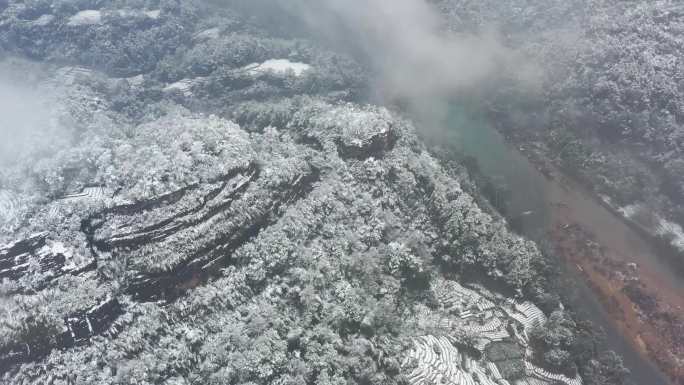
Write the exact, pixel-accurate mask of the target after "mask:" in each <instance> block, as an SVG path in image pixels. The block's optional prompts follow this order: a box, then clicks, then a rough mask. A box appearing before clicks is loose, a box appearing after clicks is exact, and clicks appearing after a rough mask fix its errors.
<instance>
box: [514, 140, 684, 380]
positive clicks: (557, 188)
mask: <svg viewBox="0 0 684 385" xmlns="http://www.w3.org/2000/svg"><path fill="white" fill-rule="evenodd" d="M519 150H520V152H521V153H523V154H524V155H526V156H527V157H528V159H530V162H531V163H532V164H533V165H534V166H535V168H536V169H537V170H538V171H539V172H540V173H541V174H543V175H544V177H545V179H546V184H547V186H548V187H547V191H548V192H549V199H551V202H552V203H551V205H550V214H551V215H550V220H549V222H548V223H547V225H546V234H547V237H546V239H547V240H548V241H549V242H550V244H551V247H552V249H553V250H554V251H555V252H556V254H557V255H558V256H559V257H560V258H561V260H562V261H564V262H565V263H566V264H567V265H568V267H570V268H571V269H575V270H577V272H578V273H579V276H580V277H582V278H583V279H584V281H585V282H586V283H587V285H588V286H589V287H590V289H591V291H592V293H593V294H594V295H595V296H596V297H597V298H598V300H599V301H600V302H601V305H602V307H603V308H604V309H605V310H606V312H607V313H608V314H609V316H610V317H609V319H610V322H611V323H613V325H614V326H615V328H616V329H617V330H619V332H620V333H621V334H622V335H623V336H624V337H625V338H626V339H627V341H628V342H629V343H630V344H631V345H632V347H633V348H634V349H635V350H636V351H637V352H638V353H639V354H641V355H642V356H643V357H645V358H646V359H648V360H649V361H651V362H653V363H654V364H655V365H656V366H657V367H658V368H659V369H660V370H661V371H662V372H663V373H665V374H666V375H667V377H668V379H669V381H670V383H671V384H684V359H682V358H681V357H684V318H683V317H682V316H681V314H682V313H683V311H684V297H682V296H681V293H682V282H681V279H680V277H679V272H678V269H676V268H672V267H673V266H672V262H673V260H672V256H671V254H670V253H668V251H670V250H669V249H668V248H667V247H664V245H663V244H662V243H661V242H659V240H658V239H656V238H655V237H653V236H652V235H651V233H650V232H649V231H647V230H646V229H644V228H643V226H640V225H639V224H638V223H635V222H634V221H632V220H629V219H628V218H626V217H624V216H623V215H621V214H620V213H619V212H617V210H616V209H615V208H614V207H613V206H612V205H610V204H609V203H608V202H606V200H605V199H602V198H601V197H598V196H596V195H595V194H593V193H592V192H590V191H589V190H588V189H587V188H585V187H583V186H582V185H581V184H580V182H577V181H576V180H574V179H573V178H572V177H569V176H567V175H566V174H565V173H564V172H563V171H561V170H559V169H558V168H556V167H555V166H554V165H553V164H552V163H551V162H550V161H548V160H545V159H544V158H543V156H542V155H540V154H539V153H538V152H535V151H531V150H530V149H529V147H527V148H525V147H519Z"/></svg>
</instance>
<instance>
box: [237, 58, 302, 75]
mask: <svg viewBox="0 0 684 385" xmlns="http://www.w3.org/2000/svg"><path fill="white" fill-rule="evenodd" d="M310 68H311V66H310V65H308V64H306V63H297V62H291V61H289V60H287V59H271V60H266V61H265V62H263V63H261V64H259V63H253V64H250V65H248V66H247V67H245V70H247V72H249V74H250V75H254V76H256V75H260V74H263V73H269V72H270V73H275V74H278V75H286V74H288V73H293V74H294V75H295V76H302V74H303V73H304V72H305V71H307V70H308V69H310Z"/></svg>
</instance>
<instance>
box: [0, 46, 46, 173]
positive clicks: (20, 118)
mask: <svg viewBox="0 0 684 385" xmlns="http://www.w3.org/2000/svg"><path fill="white" fill-rule="evenodd" d="M25 64H27V63H24V62H18V61H15V60H12V59H8V60H4V61H2V62H0V167H7V166H8V165H11V164H15V163H17V162H19V161H21V159H23V158H24V156H25V155H26V154H27V153H30V152H35V151H36V150H39V149H40V147H41V146H42V145H44V144H47V143H49V142H50V141H52V140H53V139H54V138H49V137H48V133H49V131H50V130H49V129H48V128H49V125H50V112H49V103H48V98H47V97H46V95H45V94H44V93H41V92H40V91H39V90H38V88H37V87H36V79H35V76H36V75H35V73H34V72H33V69H30V68H27V66H26V65H25Z"/></svg>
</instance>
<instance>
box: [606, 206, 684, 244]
mask: <svg viewBox="0 0 684 385" xmlns="http://www.w3.org/2000/svg"><path fill="white" fill-rule="evenodd" d="M643 210H647V209H646V208H644V206H643V205H641V204H638V203H636V204H631V205H627V206H624V207H621V208H619V209H618V211H619V212H620V214H622V215H623V216H624V217H625V218H627V219H630V220H634V221H636V219H635V216H636V215H638V214H639V212H640V211H643ZM651 215H653V222H654V224H653V225H652V228H647V230H648V231H650V232H652V234H654V235H656V236H658V237H661V238H665V239H669V240H670V244H671V245H672V246H674V247H675V248H677V249H678V250H680V251H682V252H684V229H683V228H682V226H681V225H679V224H678V223H675V222H671V221H668V220H667V219H665V218H662V217H661V216H659V215H658V214H656V213H651ZM641 225H642V226H643V224H641ZM647 227H651V226H647Z"/></svg>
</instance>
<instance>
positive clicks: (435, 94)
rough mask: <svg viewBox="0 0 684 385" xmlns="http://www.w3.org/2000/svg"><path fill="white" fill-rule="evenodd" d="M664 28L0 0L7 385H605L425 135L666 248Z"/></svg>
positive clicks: (677, 97)
mask: <svg viewBox="0 0 684 385" xmlns="http://www.w3.org/2000/svg"><path fill="white" fill-rule="evenodd" d="M683 18H684V8H682V7H681V6H680V5H678V3H677V2H674V1H672V2H670V1H655V2H650V1H631V2H622V3H617V4H615V3H614V2H609V1H603V0H573V1H560V0H558V1H551V2H549V1H543V2H542V1H537V0H511V1H506V2H501V1H494V0H491V1H490V0H485V1H482V0H478V1H470V0H431V1H428V2H423V1H417V0H415V1H414V0H401V1H396V2H393V4H392V6H391V7H388V6H387V3H386V2H382V1H368V2H366V1H361V0H353V1H342V0H324V1H313V0H297V1H285V0H282V1H280V0H258V1H250V0H225V1H219V0H214V1H198V0H195V1H179V0H108V1H105V0H4V1H3V0H0V55H1V56H2V61H1V62H0V86H1V88H0V104H2V106H0V114H1V115H2V119H3V120H2V121H0V124H1V125H2V126H1V127H0V134H1V135H2V136H0V139H2V141H1V143H0V151H1V153H0V164H1V166H0V209H1V211H0V244H1V245H0V279H1V281H0V373H1V376H2V377H0V378H1V380H0V381H2V382H3V383H11V384H14V383H16V384H20V383H21V384H34V383H35V384H38V383H53V384H75V383H78V384H91V383H101V384H162V383H165V384H302V383H307V384H356V383H358V384H371V383H372V384H395V383H397V384H398V383H401V384H404V383H414V384H422V383H430V381H431V380H436V379H437V378H445V379H446V380H449V379H453V378H456V376H464V377H458V378H466V377H467V379H468V380H469V381H473V382H474V381H478V382H479V383H483V384H505V383H509V384H514V383H521V382H516V381H524V382H522V383H526V384H550V383H559V382H560V383H564V384H568V385H577V384H582V383H586V384H616V385H617V384H623V383H626V381H627V380H626V378H627V375H628V371H627V370H626V369H625V368H624V367H623V365H622V362H621V360H620V358H619V357H618V356H617V355H616V354H614V353H612V352H606V351H604V349H603V347H602V346H601V343H600V341H599V340H600V338H599V337H598V335H597V334H596V333H595V332H594V331H593V330H592V328H591V326H590V325H588V324H587V323H586V322H584V321H582V320H581V319H578V318H576V317H575V315H574V314H573V313H572V311H570V310H569V309H566V308H565V307H564V306H563V304H562V303H561V297H562V293H561V292H559V288H558V287H557V279H556V278H557V274H558V272H557V265H556V263H555V262H554V259H553V257H552V256H549V255H546V254H545V253H542V252H541V251H540V249H539V247H538V246H537V245H536V244H535V243H534V242H531V241H529V240H527V239H525V238H523V237H521V236H519V235H517V234H515V233H514V232H512V231H511V230H510V228H509V226H508V225H507V223H506V221H505V220H504V218H503V217H502V216H501V215H500V214H499V213H497V212H496V211H495V210H493V209H491V207H490V206H488V205H486V204H484V203H483V202H482V200H481V199H480V197H479V196H478V195H479V194H481V192H480V190H478V187H477V186H476V184H475V183H474V182H473V180H472V179H471V176H470V175H469V174H468V171H467V170H466V168H465V167H464V166H463V165H460V164H444V163H442V162H440V161H439V160H438V159H437V158H436V157H435V156H433V155H432V153H431V152H430V151H429V149H428V148H427V147H426V146H425V144H424V143H423V142H422V140H421V137H424V136H430V135H435V130H437V129H439V127H437V122H439V121H440V119H442V117H443V115H444V114H445V112H446V109H447V108H448V105H447V103H448V100H451V98H459V97H461V98H466V97H467V98H469V99H472V100H475V101H476V102H477V103H478V104H479V105H481V106H483V107H482V108H483V110H485V111H486V113H487V114H488V115H491V116H493V117H496V118H497V122H499V123H500V125H501V127H499V128H500V129H501V130H502V131H504V132H507V133H508V134H509V135H510V136H519V137H525V138H530V137H532V138H534V139H535V140H536V141H538V142H539V143H540V145H541V146H542V147H543V148H544V149H545V150H547V151H548V153H547V154H555V155H556V156H555V158H554V161H557V162H558V163H559V164H561V165H563V166H565V167H567V168H570V169H572V170H574V171H575V172H576V174H577V175H578V176H579V177H581V178H584V179H585V180H586V181H587V183H588V185H590V186H592V188H594V189H595V190H596V191H597V192H600V193H602V194H605V195H606V196H608V197H609V198H610V199H611V201H612V202H615V204H616V205H617V207H627V206H629V205H644V206H648V207H653V208H654V212H655V213H656V215H658V216H659V218H660V219H662V220H663V221H666V222H667V223H671V224H673V226H674V227H671V228H672V229H675V230H673V231H674V232H675V234H673V233H672V232H670V233H667V234H665V233H663V234H660V235H662V236H663V237H664V238H667V239H668V240H672V241H673V242H675V243H676V237H675V236H676V229H677V227H676V225H677V224H678V223H682V224H684V212H682V207H684V205H682V204H681V203H682V201H683V200H684V179H682V178H684V173H683V172H682V171H684V154H683V153H682V149H681V145H682V138H684V135H682V133H683V132H684V127H683V126H682V124H683V120H682V119H683V118H684V100H682V95H683V91H684V90H683V88H684V83H683V82H684V80H683V78H682V75H683V74H682V68H684V67H682V63H681V60H682V57H681V55H682V52H684V49H682V48H684V47H682V46H681V45H682V44H683V42H682V39H681V33H680V32H684V31H683V29H684V21H683ZM20 99H21V100H25V102H21V103H17V100H20ZM410 117H414V118H415V119H414V120H413V121H412V120H411V119H409V118H410ZM626 159H627V160H626ZM680 230H681V228H680ZM654 231H657V229H655V230H654ZM454 357H458V359H456V358H454ZM431 362H437V364H434V365H432V366H430V365H431V364H430V363H431ZM445 373H447V374H445ZM439 376H441V377H439ZM449 376H454V377H449ZM446 380H445V381H446ZM525 381H526V382H525ZM535 381H536V382H535Z"/></svg>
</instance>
